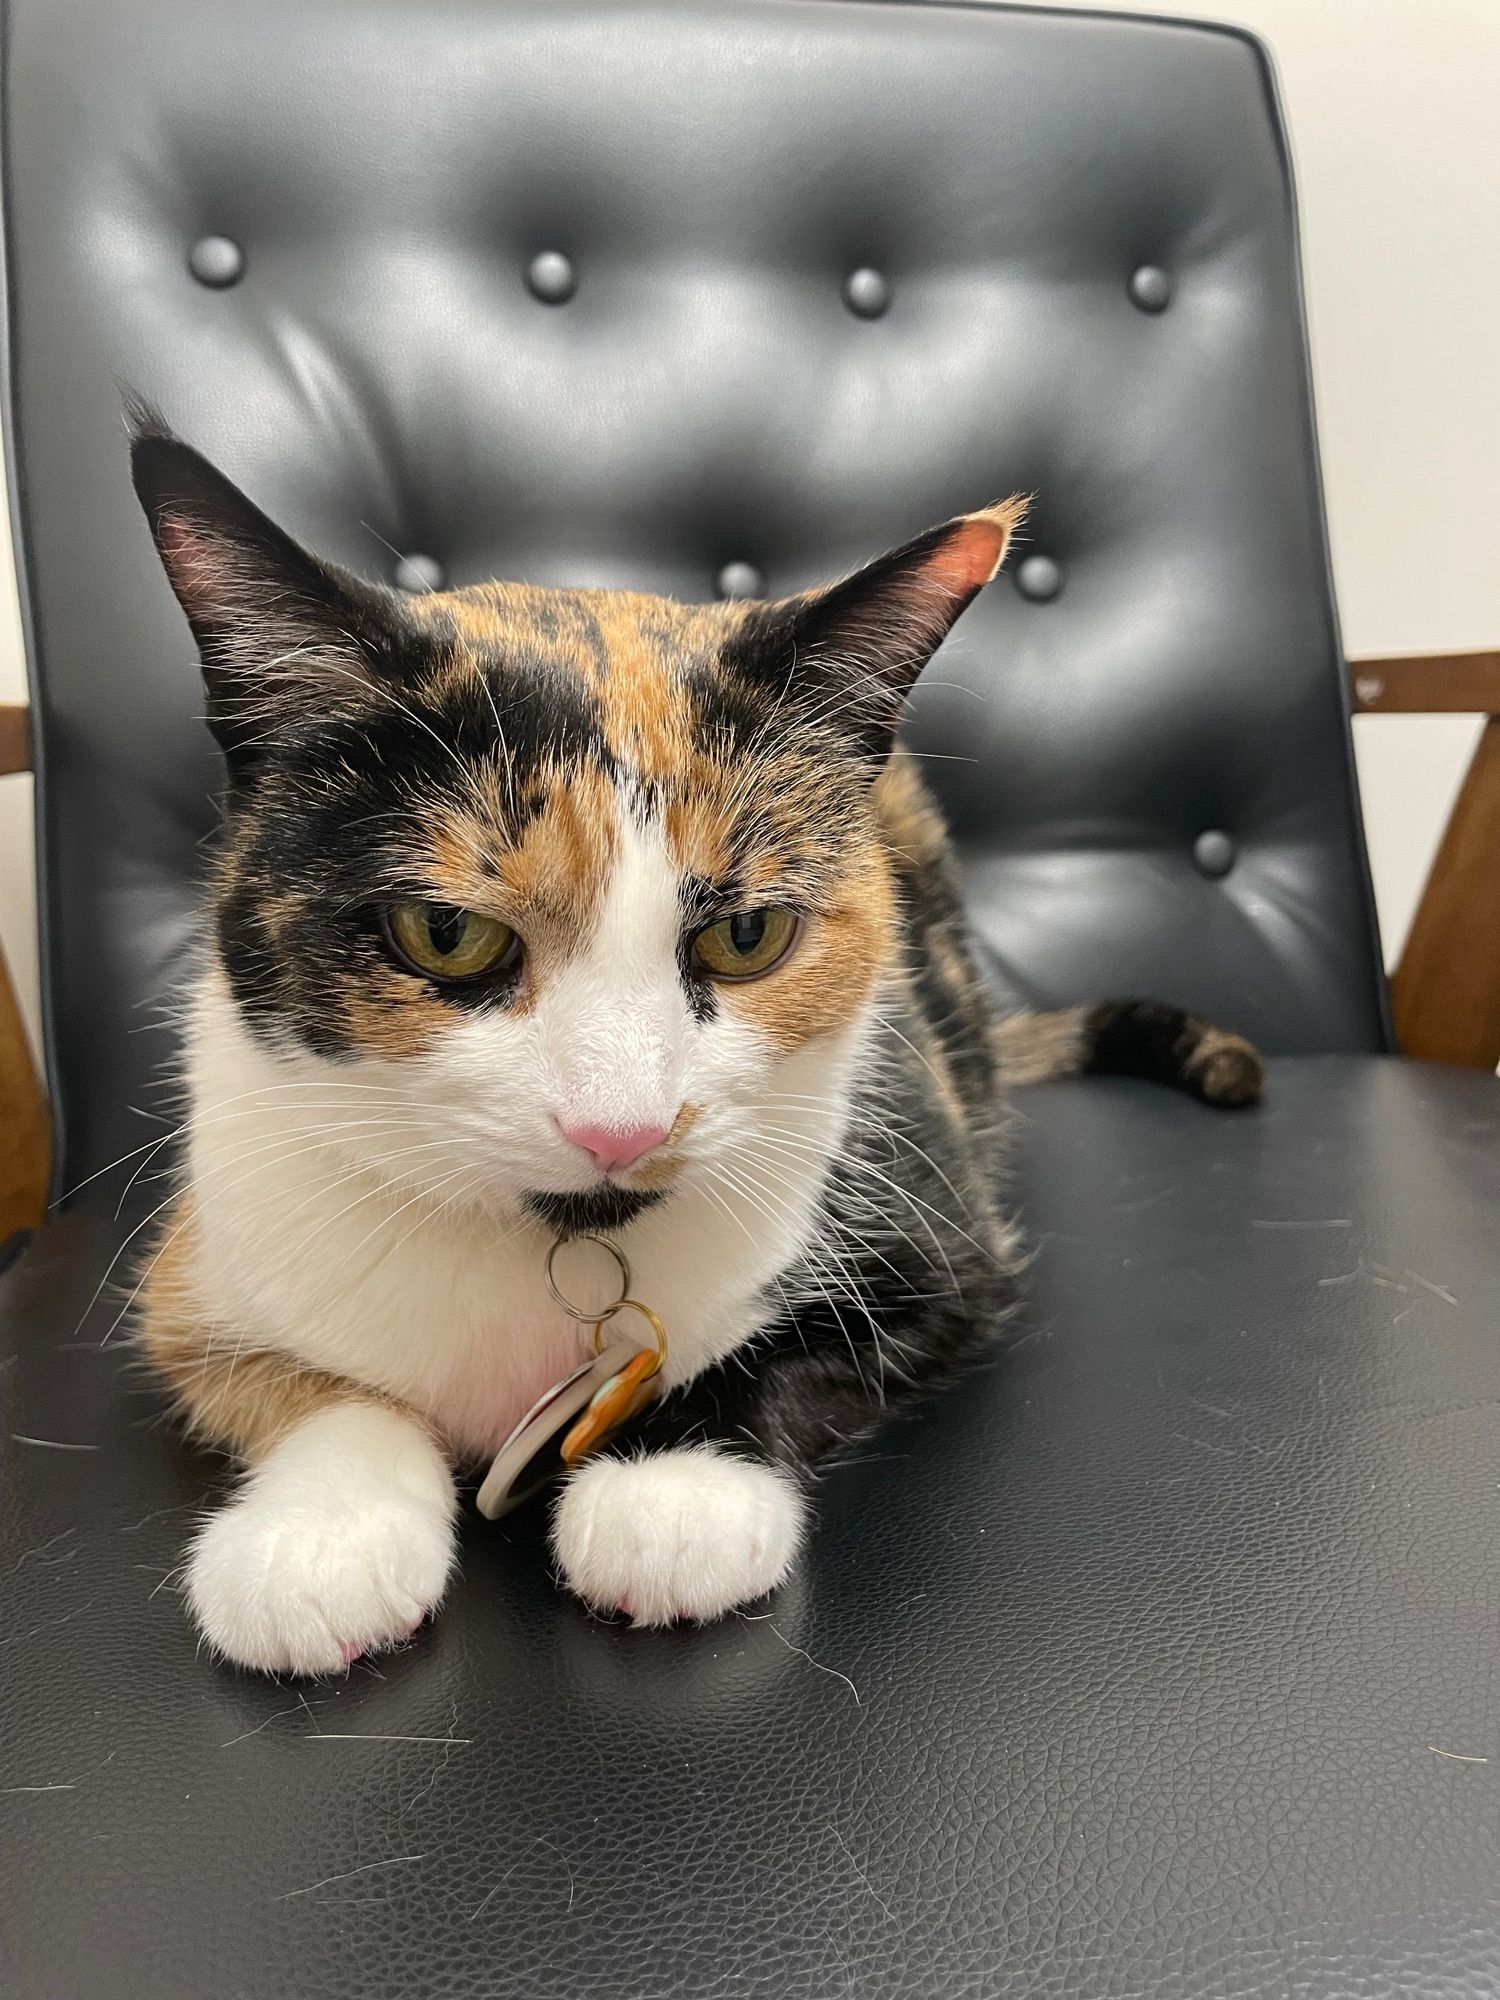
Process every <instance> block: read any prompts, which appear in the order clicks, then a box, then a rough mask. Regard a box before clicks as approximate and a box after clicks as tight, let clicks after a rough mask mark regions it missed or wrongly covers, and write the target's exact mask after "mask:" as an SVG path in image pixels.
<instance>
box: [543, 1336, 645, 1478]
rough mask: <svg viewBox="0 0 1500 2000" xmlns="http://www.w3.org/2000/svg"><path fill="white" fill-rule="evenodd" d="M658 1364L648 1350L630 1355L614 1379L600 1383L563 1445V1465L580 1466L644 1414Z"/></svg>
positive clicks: (613, 1376) (643, 1349) (611, 1377)
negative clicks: (608, 1440) (635, 1418)
mask: <svg viewBox="0 0 1500 2000" xmlns="http://www.w3.org/2000/svg"><path fill="white" fill-rule="evenodd" d="M660 1367H661V1362H660V1359H659V1358H658V1356H657V1355H656V1353H655V1352H654V1351H653V1350H652V1349H651V1348H649V1347H644V1348H642V1349H640V1351H639V1352H638V1353H635V1354H632V1355H631V1357H630V1359H629V1360H628V1361H627V1362H626V1364H625V1366H624V1367H623V1368H622V1369H621V1370H620V1372H619V1373H618V1374H617V1375H611V1376H610V1378H609V1380H608V1381H607V1382H602V1383H601V1384H600V1385H599V1387H598V1388H597V1389H596V1390H595V1391H594V1393H593V1395H592V1396H591V1397H590V1398H589V1401H588V1404H587V1406H586V1407H585V1409H584V1412H583V1415H582V1416H581V1417H580V1418H579V1419H578V1421H577V1423H575V1424H574V1426H573V1428H572V1429H571V1430H570V1431H569V1432H568V1434H567V1436H566V1437H565V1438H564V1439H563V1441H562V1447H561V1454H562V1462H563V1464H564V1465H567V1466H573V1465H581V1464H582V1462H583V1461H584V1459H586V1458H587V1457H588V1456H589V1454H590V1453H591V1452H595V1451H597V1450H598V1449H599V1447H600V1445H602V1444H603V1443H604V1442H605V1440H606V1439H608V1438H609V1437H611V1436H613V1434H614V1433H615V1432H616V1431H617V1430H618V1429H619V1428H620V1426H621V1424H628V1423H629V1422H630V1419H631V1418H632V1417H633V1416H636V1415H638V1414H639V1413H640V1411H642V1410H644V1409H645V1407H646V1405H647V1404H648V1403H649V1402H650V1401H651V1398H652V1397H653V1396H654V1395H655V1393H656V1391H655V1388H654V1387H653V1385H652V1377H653V1376H654V1375H655V1374H656V1373H657V1372H658V1370H659V1369H660Z"/></svg>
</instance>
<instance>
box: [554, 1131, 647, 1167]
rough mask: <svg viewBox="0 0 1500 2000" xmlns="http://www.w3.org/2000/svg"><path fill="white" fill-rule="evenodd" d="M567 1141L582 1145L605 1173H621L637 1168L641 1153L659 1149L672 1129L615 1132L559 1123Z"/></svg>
mask: <svg viewBox="0 0 1500 2000" xmlns="http://www.w3.org/2000/svg"><path fill="white" fill-rule="evenodd" d="M558 1125H559V1128H560V1130H561V1132H562V1135H563V1137H564V1138H565V1139H571V1140H572V1142H573V1144H574V1145H575V1146H581V1147H582V1148H583V1150H584V1151H585V1152H586V1153H587V1154H589V1155H590V1156H591V1158H592V1159H593V1162H594V1165H595V1166H596V1167H598V1169H599V1171H600V1172H601V1173H604V1174H614V1173H619V1172H620V1171H621V1170H622V1169H623V1168H625V1167H630V1166H634V1164H635V1162H636V1161H637V1160H638V1159H639V1158H640V1157H641V1155H642V1153H649V1152H650V1151H651V1148H652V1147H653V1146H659V1145H660V1144H661V1142H662V1140H663V1139H665V1138H666V1136H667V1133H668V1131H669V1130H670V1129H671V1128H670V1127H669V1126H666V1125H633V1126H631V1127H630V1129H629V1130H628V1131H625V1132H617V1131H612V1130H611V1129H610V1128H609V1127H608V1126H607V1125H564V1124H563V1123H562V1120H561V1119H559V1120H558Z"/></svg>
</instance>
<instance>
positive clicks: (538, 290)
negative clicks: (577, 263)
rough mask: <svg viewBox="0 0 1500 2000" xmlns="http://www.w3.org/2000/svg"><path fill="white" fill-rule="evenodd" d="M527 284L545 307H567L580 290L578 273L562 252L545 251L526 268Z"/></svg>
mask: <svg viewBox="0 0 1500 2000" xmlns="http://www.w3.org/2000/svg"><path fill="white" fill-rule="evenodd" d="M526 283H527V286H528V288H529V289H530V291H531V295H532V297H533V298H537V299H540V300H541V301H542V304H543V305H548V306H561V305H566V304H567V302H568V300H569V299H570V298H572V296H573V294H574V293H575V292H576V291H577V290H578V273H577V272H576V271H575V270H574V269H573V263H572V259H571V258H568V257H565V256H564V255H563V254H562V252H561V250H543V251H542V252H541V253H540V254H539V255H538V256H535V257H533V258H532V260H531V262H530V263H529V264H528V265H527V266H526Z"/></svg>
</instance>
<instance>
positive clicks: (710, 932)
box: [693, 903, 799, 979]
mask: <svg viewBox="0 0 1500 2000" xmlns="http://www.w3.org/2000/svg"><path fill="white" fill-rule="evenodd" d="M798 928H799V925H798V921H797V912H796V911H795V910H788V909H785V908H784V907H783V906H782V905H781V904H779V903H770V904H767V906H766V907H765V908H764V909H761V910H742V911H741V912H740V913H739V915H738V916H733V917H721V918H720V919H719V921H718V922H717V923H716V924H710V925H709V926H708V928H707V929H706V930H701V931H699V933H698V935H697V936H696V937H695V938H694V939H693V963H694V964H695V965H697V966H698V967H699V969H700V970H701V971H703V972H707V973H709V974H711V976H712V977H713V978H715V979H757V978H759V976H760V975H761V973H763V972H769V971H770V970H771V967H772V966H773V965H778V964H780V962H781V960H782V959H784V958H785V957H786V955H787V953H788V952H789V951H790V950H791V948H792V945H793V942H794V941H795V939H796V936H797V931H798Z"/></svg>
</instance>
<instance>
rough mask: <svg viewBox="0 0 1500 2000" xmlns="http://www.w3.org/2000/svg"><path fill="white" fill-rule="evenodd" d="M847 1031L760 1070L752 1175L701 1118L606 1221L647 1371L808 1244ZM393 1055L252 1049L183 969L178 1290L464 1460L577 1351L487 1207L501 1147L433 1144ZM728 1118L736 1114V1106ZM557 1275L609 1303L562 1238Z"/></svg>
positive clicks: (609, 1289) (688, 1344) (707, 1331)
mask: <svg viewBox="0 0 1500 2000" xmlns="http://www.w3.org/2000/svg"><path fill="white" fill-rule="evenodd" d="M863 1032H864V1030H863V1025H862V1024H861V1025H860V1026H858V1027H856V1028H854V1029H851V1030H846V1031H844V1032H843V1033H842V1034H841V1035H840V1036H839V1037H837V1038H836V1039H832V1040H830V1041H828V1042H824V1043H821V1044H819V1045H817V1046H809V1047H808V1048H806V1049H804V1050H803V1051H801V1052H800V1053H799V1054H798V1055H797V1056H796V1057H794V1058H792V1059H791V1060H789V1061H786V1062H783V1063H781V1064H780V1065H778V1071H777V1075H776V1080H775V1086H774V1093H771V1092H770V1091H769V1087H768V1095H767V1106H768V1109H767V1111H766V1115H765V1121H764V1122H765V1124H766V1126H767V1127H769V1128H770V1129H772V1130H774V1132H775V1133H776V1134H778V1135H779V1143H778V1144H777V1147H776V1163H775V1167H774V1171H772V1170H771V1169H770V1168H769V1167H768V1166H767V1165H766V1163H765V1161H764V1160H763V1159H757V1160H756V1163H755V1164H754V1165H753V1166H745V1167H743V1168H742V1169H741V1168H737V1167H736V1164H735V1160H734V1157H733V1148H732V1146H730V1147H726V1145H725V1142H724V1137H723V1133H722V1132H720V1134H719V1135H718V1136H717V1137H716V1136H715V1135H714V1131H713V1121H712V1119H711V1118H705V1119H704V1120H703V1121H702V1122H703V1125H704V1128H705V1141H704V1148H703V1151H702V1152H701V1154H700V1155H699V1156H697V1157H696V1158H690V1160H689V1162H688V1165H687V1167H686V1169H685V1171H684V1174H683V1176H682V1179H681V1181H680V1183H679V1184H678V1185H677V1186H676V1187H675V1188H674V1190H673V1192H672V1193H671V1195H670V1196H669V1198H668V1199H667V1200H666V1201H665V1202H664V1203H663V1204H662V1205H661V1206H660V1207H658V1208H656V1209H653V1210H650V1211H648V1212H647V1213H646V1214H644V1215H643V1216H641V1217H640V1218H639V1219H638V1220H637V1221H636V1222H634V1223H633V1224H632V1225H630V1227H629V1228H628V1229H626V1230H624V1231H623V1232H621V1234H620V1236H619V1238H618V1240H619V1242H620V1244H621V1246H622V1248H623V1249H624V1250H625V1252H626V1254H627V1256H628V1258H629V1261H630V1267H631V1279H632V1290H633V1291H634V1292H635V1293H636V1294H637V1295H638V1296H639V1297H641V1298H642V1299H643V1300H645V1301H646V1302H647V1303H648V1304H649V1305H651V1307H652V1308H653V1309H654V1310H655V1311H656V1313H657V1314H658V1315H659V1316H660V1318H661V1320H662V1321H663V1323H664V1325H665V1326H666V1328H667V1330H668V1335H669V1339H670V1358H669V1362H668V1370H667V1380H668V1381H669V1382H681V1381H684V1380H687V1379H689V1378H691V1377H692V1376H693V1375H695V1374H697V1373H698V1372H700V1370H701V1369H703V1368H704V1367H705V1366H707V1365H708V1364H709V1363H710V1362H712V1361H714V1360H716V1359H719V1358H721V1357H722V1356H723V1355H725V1354H727V1353H729V1352H730V1351H732V1350H733V1349H734V1348H735V1347H736V1346H738V1345H739V1344H740V1343H741V1342H743V1341H744V1340H745V1339H747V1338H748V1337H749V1336H750V1335H751V1334H752V1333H754V1332H755V1331H756V1330H757V1328H758V1327H759V1326H760V1325H761V1324H763V1323H764V1321H765V1319H766V1317H767V1314H768V1311H769V1310H770V1305H769V1304H768V1301H770V1302H774V1299H775V1284H776V1280H777V1278H778V1276H779V1275H780V1274H781V1273H782V1272H784V1271H786V1270H787V1268H788V1267H789V1266H790V1265H791V1264H793V1263H794V1262H795V1261H796V1260H797V1258H798V1257H799V1256H800V1255H801V1254H802V1253H803V1252H804V1250H805V1249H806V1248H807V1246H808V1244H809V1242H810V1241H811V1239H812V1238H813V1236H814V1234H815V1232H816V1227H817V1214H818V1209H819V1196H820V1191H821V1188H822V1184H823V1180H824V1177H825V1173H826V1170H827V1162H828V1160H829V1158H830V1157H831V1156H832V1155H833V1153H834V1152H835V1151H836V1150H837V1147H838V1145H839V1142H840V1139H841V1137H842V1132H843V1127H844V1123H845V1120H846V1118H847V1115H848V1114H847V1099H848V1088H849V1081H850V1077H851V1075H852V1073H853V1070H854V1067H855V1065H856V1063H857V1061H858V1056H859V1049H860V1046H861V1043H862V1039H863ZM401 1067H402V1066H400V1065H395V1064H385V1065H382V1066H379V1067H378V1068H377V1067H376V1066H374V1065H367V1064H359V1065H344V1064H333V1063H328V1062H322V1061H318V1060H316V1059H314V1058H311V1057H309V1056H307V1055H306V1054H305V1053H301V1052H289V1053H286V1054H280V1053H272V1052H271V1051H269V1050H268V1049H267V1048H266V1047H265V1046H264V1045H263V1044H262V1043H260V1042H259V1041H258V1040H257V1039H256V1038H255V1037H254V1036H253V1035H252V1034H251V1033H250V1032H249V1031H248V1029H247V1028H246V1027H245V1025H244V1023H243V1022H242V1020H241V1019H240V1016H239V1014H238V1011H237V1009H236V1008H235V1007H234V1005H233V1003H232V1001H231V999H230V998H229V995H228V993H227V991H226V989H225V986H224V983H223V979H222V975H221V974H220V973H219V972H218V971H217V970H215V971H211V972H209V973H207V974H205V975H204V977H203V979H202V981H201V982H200V985H199V988H198V991H197V994H196V998H195V1005H194V1011H193V1023H192V1033H191V1037H190V1045H189V1083H190V1088H191V1093H192V1107H193V1120H192V1127H191V1134H190V1147H189V1153H188V1185H189V1191H190V1194H191V1197H192V1200H193V1204H194V1208H195V1211H196V1215H197V1224H198V1226H197V1231H196V1236H195V1250H194V1276H195V1289H196V1290H197V1292H198V1294H199V1299H200V1303H201V1306H202V1309H203V1311H204V1313H205V1315H206V1317H207V1319H208V1320H209V1321H210V1322H211V1323H212V1326H213V1329H214V1338H215V1339H216V1341H218V1342H221V1343H225V1344H230V1343H237V1342H242V1341H243V1342H248V1343H254V1344H256V1345H265V1346H269V1347H273V1348H275V1349H277V1350H279V1351H282V1352H285V1353H287V1354H289V1355H291V1356H293V1357H294V1358H296V1359H297V1360H300V1361H303V1362H306V1363H309V1364H311V1365H315V1366H319V1367H323V1368H326V1369H329V1370H331V1371H333V1372H335V1373H337V1374H341V1375H345V1376H347V1377H349V1378H350V1379H351V1380H353V1381H357V1382H360V1383H363V1384H367V1385H369V1386H371V1387H378V1388H381V1389H383V1390H385V1391H387V1392H388V1393H390V1394H392V1395H394V1396H398V1397H400V1398H401V1399H403V1400H404V1401H406V1402H408V1403H409V1404H411V1405H412V1406H413V1407H414V1408H416V1409H418V1410H420V1411H421V1412H422V1413H423V1414H424V1415H425V1416H427V1417H429V1418H430V1419H431V1420H432V1421H433V1422H434V1423H435V1424H436V1425H437V1426H438V1427H439V1428H440V1429H441V1430H442V1431H443V1432H444V1434H445V1435H446V1436H447V1437H448V1438H449V1439H450V1441H451V1443H452V1444H453V1446H454V1447H455V1448H456V1449H457V1450H458V1451H459V1452H460V1453H461V1454H463V1455H464V1456H467V1457H472V1458H475V1459H478V1458H482V1457H484V1456H486V1455H488V1454H490V1453H492V1452H493V1451H494V1450H495V1449H496V1448H497V1446H498V1445H499V1443H500V1442H501V1441H502V1439H503V1438H504V1437H505V1436H506V1434H507V1433H508V1432H509V1430H510V1429H511V1427H512V1425H513V1424H514V1423H515V1421H516V1420H517V1418H518V1417H519V1416H520V1415H521V1414H522V1413H523V1412H524V1411H525V1410H526V1409H527V1408H528V1407H529V1406H530V1404H531V1403H532V1402H533V1401H534V1400H535V1398H536V1396H537V1395H538V1394H539V1393H540V1392H541V1390H542V1389H543V1388H545V1387H546V1385H547V1384H548V1383H549V1382H551V1381H553V1380H554V1379H556V1378H557V1377H558V1376H559V1375H561V1374H563V1373H565V1372H566V1371H567V1370H568V1369H569V1368H571V1367H572V1366H573V1365H574V1364H575V1363H576V1362H577V1361H578V1360H579V1359H580V1358H581V1357H582V1355H583V1353H584V1352H585V1351H586V1346H587V1341H588V1330H587V1328H585V1327H581V1326H579V1325H578V1324H577V1323H576V1322H574V1321H572V1320H570V1319H569V1318H567V1317H566V1315H565V1314H563V1313H562V1312H561V1310H560V1309H559V1308H558V1306H557V1305H556V1304H555V1303H554V1301H553V1300H552V1299H551V1298H550V1297H549V1295H548V1292H547V1287H546V1282H545V1276H544V1268H543V1267H544V1260H545V1256H546V1251H547V1247H548V1244H549V1242H550V1240H551V1239H550V1234H549V1232H548V1231H547V1230H546V1229H545V1228H543V1227H542V1226H541V1225H540V1224H538V1223H537V1222H535V1221H534V1220H531V1219H529V1218H527V1217H526V1216H525V1215H524V1213H523V1212H522V1211H521V1210H520V1209H519V1206H518V1205H517V1204H515V1203H514V1202H507V1201H506V1200H505V1199H504V1197H503V1195H502V1194H501V1192H500V1188H501V1185H502V1183H503V1180H504V1177H505V1163H504V1162H503V1161H502V1162H499V1163H497V1166H496V1171H495V1172H494V1174H491V1173H490V1172H489V1171H488V1169H487V1163H486V1162H485V1161H484V1159H483V1158H482V1157H479V1156H477V1154H476V1148H477V1147H479V1146H481V1145H482V1134H481V1135H480V1136H479V1137H476V1134H475V1131H474V1129H473V1126H472V1121H471V1123H470V1125H469V1126H468V1127H467V1128H466V1129H465V1130H464V1131H463V1132H462V1134H460V1135H457V1136H455V1134H454V1133H453V1131H452V1130H451V1129H450V1128H451V1124H452V1120H451V1116H450V1111H449V1108H448V1107H447V1106H446V1105H445V1104H444V1103H442V1102H434V1100H433V1097H432V1094H431V1093H430V1092H429V1091H427V1090H426V1089H425V1088H424V1087H423V1080H422V1079H421V1078H419V1077H415V1076H407V1075H404V1074H398V1073H397V1072H398V1071H400V1069H401ZM735 1115H736V1116H737V1117H739V1118H741V1119H743V1120H745V1121H749V1120H752V1119H753V1118H754V1116H755V1106H754V1104H753V1103H751V1102H742V1103H741V1104H740V1105H739V1106H737V1107H735ZM710 1149H711V1150H710ZM591 1255H592V1256H594V1257H597V1258H598V1259H599V1263H598V1266H597V1268H595V1269H593V1270H592V1271H591V1270H590V1269H589V1266H588V1264H587V1261H586V1260H587V1258H588V1257H589V1256H591ZM568 1268H569V1271H570V1273H571V1274H573V1275H574V1277H575V1279H583V1280H584V1281H585V1282H580V1283H579V1284H578V1289H579V1290H580V1291H584V1290H585V1289H586V1281H587V1280H589V1279H591V1280H592V1281H593V1282H594V1283H596V1284H597V1286H598V1294H597V1295H598V1296H601V1297H609V1296H612V1295H613V1290H614V1287H615V1282H616V1281H615V1274H614V1272H613V1269H612V1267H611V1266H610V1264H609V1261H608V1259H607V1258H605V1257H604V1256H603V1255H602V1253H600V1252H597V1251H593V1252H590V1251H589V1250H588V1249H587V1246H579V1248H578V1249H576V1250H575V1251H573V1252H572V1253H571V1258H570V1262H569V1267H568ZM643 1344H644V1341H643Z"/></svg>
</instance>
